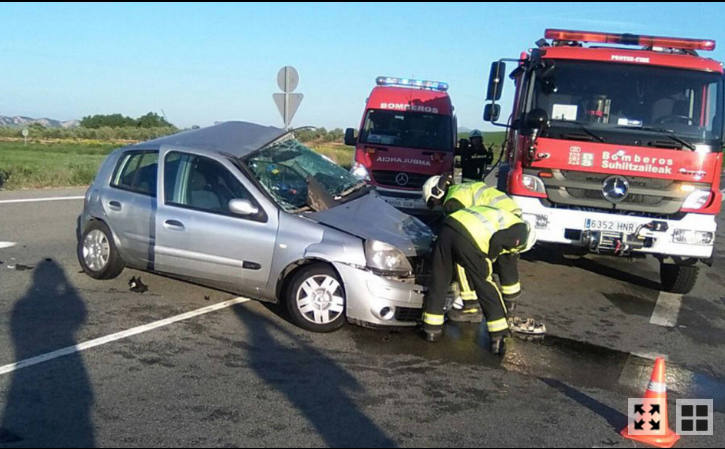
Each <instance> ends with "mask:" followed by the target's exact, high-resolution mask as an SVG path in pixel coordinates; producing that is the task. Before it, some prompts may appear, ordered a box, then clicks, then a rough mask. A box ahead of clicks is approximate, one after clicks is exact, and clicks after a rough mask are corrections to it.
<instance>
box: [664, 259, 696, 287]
mask: <svg viewBox="0 0 725 449" xmlns="http://www.w3.org/2000/svg"><path fill="white" fill-rule="evenodd" d="M699 272H700V270H699V268H698V267H696V266H692V265H678V264H674V263H661V264H660V281H661V283H662V290H664V291H666V292H670V293H680V294H683V295H686V294H688V293H690V291H692V289H693V288H694V287H695V284H696V283H697V275H698V274H699Z"/></svg>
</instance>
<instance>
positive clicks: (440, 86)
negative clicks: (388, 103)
mask: <svg viewBox="0 0 725 449" xmlns="http://www.w3.org/2000/svg"><path fill="white" fill-rule="evenodd" d="M375 83H376V84H377V85H378V86H402V87H417V88H419V89H431V90H439V91H441V92H445V91H447V90H448V83H443V82H441V81H425V80H414V79H409V78H396V77H393V76H379V77H377V78H376V79H375Z"/></svg>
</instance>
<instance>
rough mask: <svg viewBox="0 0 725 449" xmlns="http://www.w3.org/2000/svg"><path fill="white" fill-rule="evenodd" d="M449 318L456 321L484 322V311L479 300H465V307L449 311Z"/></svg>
mask: <svg viewBox="0 0 725 449" xmlns="http://www.w3.org/2000/svg"><path fill="white" fill-rule="evenodd" d="M448 319H449V320H451V321H453V322H456V323H481V322H483V311H482V310H481V306H479V304H478V300H474V301H463V308H462V309H455V308H452V309H451V310H450V311H449V312H448Z"/></svg>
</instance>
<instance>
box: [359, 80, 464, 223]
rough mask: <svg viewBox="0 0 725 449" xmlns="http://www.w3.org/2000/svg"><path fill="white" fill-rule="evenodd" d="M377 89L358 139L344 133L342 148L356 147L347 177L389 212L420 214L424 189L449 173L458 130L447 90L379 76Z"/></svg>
mask: <svg viewBox="0 0 725 449" xmlns="http://www.w3.org/2000/svg"><path fill="white" fill-rule="evenodd" d="M376 84H377V86H376V87H374V88H373V91H372V93H371V94H370V96H369V97H368V99H367V101H366V105H365V112H364V114H363V118H362V122H361V123H360V131H359V133H358V135H357V137H356V136H355V130H354V129H353V128H348V129H347V130H346V131H345V144H346V145H352V146H355V161H354V164H353V167H352V169H351V172H352V173H353V174H354V175H355V176H357V177H359V178H361V179H366V180H368V181H369V182H370V183H372V184H373V185H375V186H377V190H378V192H379V193H380V194H381V196H382V197H383V198H384V199H385V200H386V201H388V202H389V203H390V204H392V205H393V206H395V207H398V208H401V209H408V210H418V211H420V210H421V209H425V203H424V202H423V200H422V192H421V188H422V187H423V183H425V181H426V180H427V179H428V178H429V177H431V176H433V175H439V174H442V173H446V172H452V171H453V158H454V148H455V144H456V128H457V126H456V119H455V116H454V114H453V105H452V104H451V99H450V97H449V96H448V93H447V90H448V84H446V83H442V82H438V81H422V80H414V79H406V78H393V77H383V76H381V77H378V78H377V79H376Z"/></svg>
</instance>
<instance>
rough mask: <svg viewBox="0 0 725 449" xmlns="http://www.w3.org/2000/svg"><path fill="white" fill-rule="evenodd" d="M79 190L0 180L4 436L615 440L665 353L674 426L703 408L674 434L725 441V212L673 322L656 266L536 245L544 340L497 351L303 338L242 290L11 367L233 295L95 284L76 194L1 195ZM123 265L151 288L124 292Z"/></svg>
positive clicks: (275, 442) (529, 304) (180, 286)
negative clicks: (706, 260)
mask: <svg viewBox="0 0 725 449" xmlns="http://www.w3.org/2000/svg"><path fill="white" fill-rule="evenodd" d="M82 193H83V192H82V190H78V189H71V190H46V191H34V192H0V261H2V263H0V367H1V368H0V372H3V374H0V398H1V400H2V402H1V404H0V405H1V406H2V408H1V410H0V416H1V419H2V421H1V422H0V445H1V446H3V447H42V446H117V447H118V446H124V447H125V446H135V447H138V446H144V447H147V446H148V447H155V446H245V447H246V446H295V447H298V446H299V447H308V446H366V447H367V446H505V447H510V446H542V445H554V446H576V447H631V446H633V445H634V443H633V442H631V441H628V440H625V439H623V438H622V437H620V436H619V433H618V432H619V430H621V428H622V427H624V426H625V425H626V423H627V418H626V410H627V398H628V397H637V396H639V395H641V393H642V392H643V391H644V388H645V386H646V385H647V381H648V378H649V375H650V372H651V369H652V364H653V362H652V358H653V357H655V356H656V355H666V356H667V358H668V386H669V389H670V391H669V399H670V424H671V426H673V427H674V425H675V416H676V412H675V407H674V405H675V399H678V398H713V399H714V400H715V415H714V421H715V423H714V424H715V427H714V432H715V434H714V436H712V437H683V439H682V440H681V442H680V443H679V446H696V447H722V446H723V445H724V444H725V342H724V340H725V293H723V291H724V290H723V288H724V287H725V270H723V267H724V266H725V257H723V256H722V254H725V251H723V250H724V249H725V248H723V245H725V231H724V230H725V226H723V225H725V223H723V220H722V219H721V220H720V223H721V231H720V232H719V234H718V239H719V241H718V249H719V251H720V253H719V254H720V255H719V256H717V257H716V259H715V265H714V266H713V267H712V268H709V269H705V270H704V271H703V273H702V274H701V277H700V280H699V283H698V286H697V287H696V289H695V290H694V291H693V292H692V293H691V294H689V295H686V296H685V297H684V298H682V300H681V307H675V308H674V309H673V310H669V309H668V311H667V313H666V315H667V316H666V317H665V318H666V320H665V321H667V320H669V321H671V324H672V326H662V325H657V324H652V323H651V321H658V320H653V314H654V315H657V314H660V313H661V307H660V306H658V305H657V304H658V301H667V300H668V298H667V296H666V295H664V296H663V295H661V294H660V292H659V290H658V282H657V279H658V275H657V270H656V269H657V266H656V264H655V263H653V261H648V260H647V261H639V260H638V261H634V262H629V261H626V260H609V259H606V258H599V257H587V258H584V259H579V260H569V259H564V258H562V257H561V256H559V255H557V254H556V253H554V252H550V251H547V250H546V249H539V250H537V251H535V252H534V253H533V254H531V255H530V256H529V257H527V258H526V260H524V261H522V263H521V267H520V268H521V273H522V281H523V285H524V289H525V290H526V294H525V296H524V297H523V298H522V299H521V306H520V314H525V315H532V316H535V317H537V318H540V319H543V321H545V323H546V324H547V326H548V329H549V334H550V335H549V336H547V338H546V339H545V340H544V341H541V342H526V341H520V340H515V341H513V343H512V345H510V346H511V347H510V349H509V352H508V354H507V355H506V357H505V358H504V359H503V360H498V359H497V358H495V357H493V356H490V355H489V354H488V353H487V351H486V346H487V344H486V343H487V342H486V336H485V331H482V330H481V329H480V328H477V327H476V326H473V325H466V326H457V327H454V326H449V327H448V328H447V331H446V339H445V340H444V341H443V342H440V343H438V344H428V343H426V342H424V341H422V340H421V339H420V338H419V337H418V336H417V335H416V334H415V333H414V332H412V331H396V332H391V331H374V330H367V329H362V328H358V327H355V326H351V325H348V326H346V327H345V328H343V329H342V330H340V331H338V332H336V333H333V334H326V335H319V334H312V333H308V332H305V331H303V330H301V329H298V328H296V327H295V326H293V325H291V324H289V323H288V322H287V321H285V320H284V319H283V318H281V317H280V316H279V315H278V314H277V313H276V310H275V308H274V307H269V306H265V305H263V304H260V303H257V302H254V301H251V302H246V303H243V304H239V305H235V306H233V307H229V308H224V309H221V310H218V311H214V312H211V313H207V314H203V315H199V316H196V317H193V318H189V319H187V320H184V321H179V322H176V323H172V324H168V325H165V326H161V327H159V328H156V329H153V330H149V331H148V332H144V333H140V334H138V335H134V336H130V337H127V338H121V339H118V340H114V341H110V342H107V343H104V344H99V345H98V346H94V347H92V348H89V349H86V350H84V351H81V352H72V353H71V354H69V355H65V356H63V357H59V358H54V359H52V360H50V361H47V362H44V363H39V364H36V365H33V366H29V367H25V368H22V367H20V369H13V367H9V368H8V367H7V364H12V363H14V362H17V361H21V360H27V359H32V358H33V357H36V356H39V355H43V354H47V353H51V352H52V351H55V350H58V349H61V348H65V347H69V346H74V345H77V344H80V343H83V342H87V341H91V340H93V339H97V338H101V337H105V336H108V335H111V334H114V333H117V332H121V331H125V330H128V329H131V328H134V327H136V326H141V325H146V324H148V323H153V322H156V321H158V320H162V319H166V318H169V317H174V316H176V315H178V314H181V313H185V312H189V311H192V310H196V309H200V308H203V307H207V306H210V305H213V304H218V303H221V302H223V301H225V300H228V299H231V298H233V296H232V295H229V294H226V293H223V292H219V291H214V290H210V289H206V288H202V287H198V286H195V285H190V284H187V283H183V282H180V281H175V280H170V279H166V278H163V277H160V276H155V275H151V274H147V273H140V272H136V271H133V270H126V271H124V272H123V273H122V275H121V276H120V277H119V278H117V279H114V280H111V281H96V280H93V279H91V278H89V277H87V276H86V275H84V274H82V273H79V271H80V268H79V265H78V263H77V261H76V258H75V234H74V232H75V218H76V216H77V215H78V213H79V211H80V209H81V207H82V201H80V200H62V201H47V202H20V203H18V202H8V200H14V199H22V198H24V199H29V198H47V197H56V196H75V195H82ZM3 242H14V243H15V245H14V246H11V247H7V246H8V244H5V245H3ZM9 267H14V269H10V268H9ZM24 267H26V268H27V269H22V268H24ZM18 268H21V270H18ZM131 276H141V278H142V280H143V282H144V283H145V284H146V285H148V288H149V290H148V291H147V292H146V293H143V294H138V293H133V292H130V291H129V286H128V280H129V279H130V278H131ZM663 298H664V299H663ZM669 301H672V299H671V298H670V299H669ZM675 304H679V301H678V298H675ZM656 311H657V312H656ZM660 318H661V317H660ZM3 368H5V371H3Z"/></svg>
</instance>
